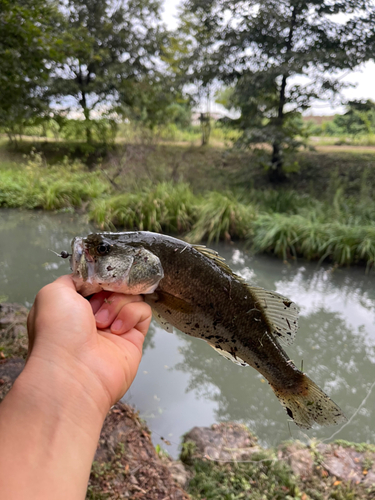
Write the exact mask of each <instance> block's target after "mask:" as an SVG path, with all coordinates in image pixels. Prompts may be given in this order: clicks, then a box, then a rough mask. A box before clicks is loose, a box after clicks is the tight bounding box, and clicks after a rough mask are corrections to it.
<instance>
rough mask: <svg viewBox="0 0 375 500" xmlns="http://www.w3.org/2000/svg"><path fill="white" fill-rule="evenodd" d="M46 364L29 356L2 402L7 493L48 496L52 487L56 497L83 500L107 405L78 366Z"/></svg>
mask: <svg viewBox="0 0 375 500" xmlns="http://www.w3.org/2000/svg"><path fill="white" fill-rule="evenodd" d="M45 363H46V362H45V361H43V360H39V359H35V358H31V357H30V359H29V360H28V362H27V365H26V367H25V369H24V371H23V372H22V373H21V375H20V376H19V377H18V379H17V380H16V382H15V383H14V385H13V387H12V389H11V390H10V392H9V394H8V395H7V396H6V398H5V399H4V401H3V402H2V404H1V405H0V442H1V449H0V484H1V485H2V494H4V498H8V499H11V500H13V499H15V500H16V499H17V500H18V499H19V498H28V499H30V500H34V499H35V500H47V499H49V498H50V497H51V491H53V492H54V498H56V500H57V499H58V500H60V499H61V500H63V499H65V498H69V499H70V500H76V499H77V500H78V499H80V500H81V499H82V498H84V497H85V492H86V487H87V481H88V478H89V474H90V468H91V464H92V461H93V459H94V454H95V450H96V447H97V443H98V440H99V436H100V430H101V427H102V425H103V421H104V417H105V414H106V410H105V409H104V408H101V407H99V406H98V402H97V401H96V400H95V399H93V398H92V397H91V396H90V392H91V389H90V386H89V387H88V391H85V387H83V383H82V381H83V377H82V373H78V372H79V370H78V369H77V373H74V371H73V370H72V367H71V366H70V371H67V372H66V374H65V376H62V374H61V369H60V368H59V367H58V366H56V365H54V364H53V363H52V364H51V366H48V367H46V366H45ZM47 368H48V369H47ZM74 375H77V376H78V378H77V380H74ZM46 380H47V382H45V381H46ZM88 385H89V384H88Z"/></svg>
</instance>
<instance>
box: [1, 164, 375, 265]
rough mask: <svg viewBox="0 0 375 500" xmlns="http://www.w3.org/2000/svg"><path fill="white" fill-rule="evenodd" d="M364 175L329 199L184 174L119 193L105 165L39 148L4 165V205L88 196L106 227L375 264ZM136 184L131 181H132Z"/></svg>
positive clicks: (374, 216)
mask: <svg viewBox="0 0 375 500" xmlns="http://www.w3.org/2000/svg"><path fill="white" fill-rule="evenodd" d="M368 184H369V183H368V174H366V176H364V177H363V179H362V181H361V187H360V195H359V196H357V197H354V196H352V197H350V196H348V195H347V194H345V192H344V189H343V187H342V186H340V185H337V186H335V189H334V186H332V189H331V190H329V191H327V196H326V200H325V201H319V200H317V199H316V198H313V197H311V196H308V195H306V194H304V195H301V194H299V193H298V192H296V191H294V190H285V189H284V190H274V189H272V190H271V189H267V190H255V189H252V190H249V191H248V192H242V193H241V196H239V195H235V194H233V193H232V192H230V191H227V192H224V193H221V192H216V191H206V192H204V193H203V194H201V195H199V196H198V195H196V194H194V193H193V191H192V190H191V188H190V187H189V185H188V184H186V183H184V182H177V183H173V182H160V183H157V184H154V185H152V184H151V183H150V182H148V183H147V182H143V180H142V182H139V184H138V185H139V186H142V187H135V188H134V189H133V191H131V192H123V193H121V194H114V193H113V187H111V185H110V184H109V182H108V181H107V179H106V178H105V177H103V174H102V173H101V172H100V171H96V172H90V171H88V170H87V169H86V168H85V167H84V166H83V165H82V164H80V163H77V162H76V163H68V162H67V161H65V162H63V163H60V164H59V165H56V166H54V167H50V166H47V165H46V164H45V163H44V161H43V159H42V157H41V156H39V155H33V156H31V157H30V158H29V159H28V160H27V161H26V163H25V164H24V165H16V164H12V165H10V164H9V163H4V164H3V165H2V166H1V165H0V207H23V208H29V209H32V208H43V209H46V210H56V209H63V208H69V207H72V208H75V207H80V206H82V205H83V204H84V203H86V205H87V206H88V207H87V210H88V212H89V216H90V218H91V220H93V221H95V222H96V223H97V224H98V225H99V226H100V227H101V228H105V227H108V226H110V227H113V226H114V227H117V228H118V229H138V230H148V231H156V232H166V233H172V234H184V236H185V237H186V238H187V239H188V240H189V241H191V242H201V241H207V242H211V241H218V240H230V239H243V240H246V241H247V242H248V243H249V244H250V245H252V247H253V249H254V251H256V252H269V253H273V254H275V255H277V256H278V257H281V258H282V259H284V260H285V259H288V258H296V257H299V256H301V257H304V258H306V259H309V260H320V261H323V260H325V259H327V260H330V261H331V262H334V263H337V264H338V265H349V264H355V263H361V264H362V263H363V264H365V265H366V266H367V268H368V269H369V268H370V267H375V201H374V199H373V193H372V189H371V188H369V187H368ZM128 189H129V187H128Z"/></svg>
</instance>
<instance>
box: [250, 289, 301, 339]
mask: <svg viewBox="0 0 375 500" xmlns="http://www.w3.org/2000/svg"><path fill="white" fill-rule="evenodd" d="M249 288H250V290H251V292H252V293H253V296H254V297H256V298H257V300H258V301H259V304H260V305H261V306H262V308H263V310H264V314H265V315H266V318H267V320H268V321H269V323H270V325H271V331H272V333H273V334H274V335H275V337H276V338H277V339H278V340H282V341H284V342H285V343H286V344H292V343H293V340H294V338H295V336H296V333H297V330H298V308H297V306H296V304H295V303H294V302H292V301H291V300H289V299H287V298H286V297H284V296H283V295H280V294H279V293H277V292H268V291H267V290H264V289H263V288H260V287H256V286H249Z"/></svg>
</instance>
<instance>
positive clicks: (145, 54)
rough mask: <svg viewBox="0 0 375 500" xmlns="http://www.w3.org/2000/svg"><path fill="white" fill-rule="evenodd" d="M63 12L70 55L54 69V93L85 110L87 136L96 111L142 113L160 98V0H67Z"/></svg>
mask: <svg viewBox="0 0 375 500" xmlns="http://www.w3.org/2000/svg"><path fill="white" fill-rule="evenodd" d="M63 10H64V13H65V31H64V33H63V40H64V47H65V51H66V55H67V57H66V60H65V61H64V63H63V64H61V65H60V66H59V67H58V69H57V70H56V72H55V75H54V78H53V81H52V85H51V94H52V95H54V97H55V98H57V99H59V101H60V103H61V105H62V106H63V107H64V106H65V108H67V109H81V111H82V112H83V114H84V116H85V119H86V121H87V122H88V124H87V127H88V137H87V138H88V139H89V140H90V138H91V130H90V129H91V126H92V124H91V123H89V122H90V120H91V118H92V117H93V115H92V112H93V111H95V112H96V113H97V114H103V113H105V112H107V114H109V113H110V112H111V111H114V110H115V111H117V112H121V113H123V114H125V115H129V114H130V111H131V110H133V109H135V110H137V109H138V111H136V113H138V114H142V113H143V112H144V111H143V108H147V106H149V107H150V108H152V106H155V102H159V103H160V102H161V99H160V95H159V96H158V99H156V98H155V95H156V94H158V92H157V89H158V88H159V87H158V85H159V86H160V81H162V77H161V72H160V71H159V69H158V59H157V58H158V56H159V54H160V51H161V47H162V42H163V40H164V38H165V33H164V31H163V28H162V26H161V24H160V1H159V0H124V1H121V2H116V1H112V0H67V1H66V3H65V5H64V9H63ZM139 108H141V109H139ZM151 112H152V110H151Z"/></svg>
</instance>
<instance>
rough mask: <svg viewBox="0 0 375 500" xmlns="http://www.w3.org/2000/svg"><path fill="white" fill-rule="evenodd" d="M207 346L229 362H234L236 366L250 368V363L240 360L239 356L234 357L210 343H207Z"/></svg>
mask: <svg viewBox="0 0 375 500" xmlns="http://www.w3.org/2000/svg"><path fill="white" fill-rule="evenodd" d="M207 344H208V345H209V346H211V347H212V349H214V350H215V351H216V352H218V353H219V354H220V355H221V356H223V358H225V359H228V360H229V361H232V362H233V363H235V364H236V365H239V366H249V365H248V363H246V362H245V361H244V360H243V359H241V358H239V357H238V356H237V355H235V356H234V355H233V354H231V353H230V352H228V351H225V350H224V349H221V348H220V347H216V346H214V345H212V344H210V343H209V342H207Z"/></svg>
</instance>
